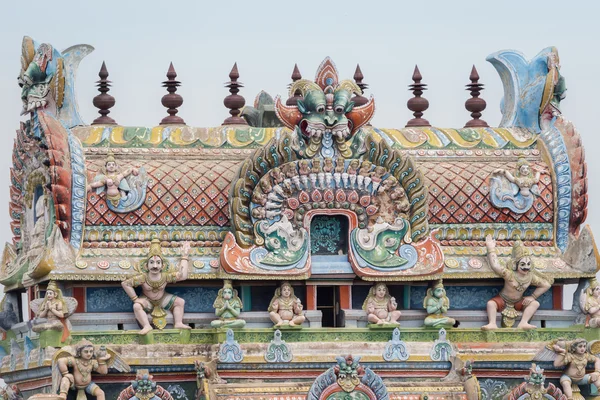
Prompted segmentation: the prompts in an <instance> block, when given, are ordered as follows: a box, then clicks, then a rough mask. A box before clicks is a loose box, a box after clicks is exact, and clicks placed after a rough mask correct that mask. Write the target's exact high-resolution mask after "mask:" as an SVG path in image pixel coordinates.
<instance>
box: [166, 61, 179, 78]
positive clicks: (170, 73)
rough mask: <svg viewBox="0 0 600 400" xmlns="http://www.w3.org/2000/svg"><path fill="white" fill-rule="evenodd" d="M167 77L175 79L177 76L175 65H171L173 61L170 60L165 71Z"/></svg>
mask: <svg viewBox="0 0 600 400" xmlns="http://www.w3.org/2000/svg"><path fill="white" fill-rule="evenodd" d="M167 78H168V79H175V78H177V72H175V67H173V63H172V62H171V64H169V70H168V71H167Z"/></svg>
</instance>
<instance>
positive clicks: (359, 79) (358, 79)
mask: <svg viewBox="0 0 600 400" xmlns="http://www.w3.org/2000/svg"><path fill="white" fill-rule="evenodd" d="M363 79H365V77H364V75H363V73H362V71H361V70H360V64H356V71H354V80H355V81H356V83H357V84H359V83H360V82H362V80H363Z"/></svg>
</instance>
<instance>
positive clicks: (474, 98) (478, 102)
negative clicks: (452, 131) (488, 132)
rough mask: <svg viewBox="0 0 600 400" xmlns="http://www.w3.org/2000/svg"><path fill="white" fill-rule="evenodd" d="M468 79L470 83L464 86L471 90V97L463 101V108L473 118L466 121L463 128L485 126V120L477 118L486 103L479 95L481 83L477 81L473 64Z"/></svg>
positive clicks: (477, 75)
mask: <svg viewBox="0 0 600 400" xmlns="http://www.w3.org/2000/svg"><path fill="white" fill-rule="evenodd" d="M469 79H470V80H471V83H469V84H468V85H466V86H467V90H468V91H470V92H471V98H470V99H468V100H467V101H466V102H465V108H466V109H467V111H469V112H470V113H471V118H473V119H472V120H470V121H469V122H467V123H466V125H465V128H481V127H487V126H488V124H487V122H485V121H484V120H482V119H479V118H481V112H482V111H483V110H485V107H486V104H485V100H484V99H482V98H480V97H479V95H480V92H481V91H482V90H483V85H482V84H481V83H479V74H478V73H477V68H475V66H474V65H473V69H471V75H470V76H469Z"/></svg>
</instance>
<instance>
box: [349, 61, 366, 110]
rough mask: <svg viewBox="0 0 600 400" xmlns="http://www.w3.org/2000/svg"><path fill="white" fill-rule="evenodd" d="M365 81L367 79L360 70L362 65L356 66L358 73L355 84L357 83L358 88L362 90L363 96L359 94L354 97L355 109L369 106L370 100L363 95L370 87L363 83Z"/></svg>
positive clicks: (356, 72)
mask: <svg viewBox="0 0 600 400" xmlns="http://www.w3.org/2000/svg"><path fill="white" fill-rule="evenodd" d="M363 79H365V77H364V75H363V73H362V71H361V70H360V65H359V64H356V71H355V72H354V82H356V84H357V85H358V87H359V88H360V90H361V92H362V93H361V94H357V95H356V96H354V97H353V98H352V99H351V100H352V101H353V102H354V106H355V107H360V106H364V105H365V104H367V103H368V102H369V99H367V98H366V97H365V96H363V93H365V89H367V88H368V87H369V85H367V84H366V83H363V81H362V80H363Z"/></svg>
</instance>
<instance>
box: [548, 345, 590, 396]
mask: <svg viewBox="0 0 600 400" xmlns="http://www.w3.org/2000/svg"><path fill="white" fill-rule="evenodd" d="M599 344H600V343H599V342H598V341H597V340H595V341H592V342H590V343H588V341H587V340H586V339H581V338H579V339H575V340H572V341H564V340H557V341H555V342H553V343H550V344H549V345H548V346H546V347H547V348H549V349H551V350H552V352H554V353H555V356H554V357H555V358H554V357H553V358H554V366H555V367H564V370H563V374H562V376H561V377H560V385H561V386H562V388H563V392H564V394H565V395H566V396H567V399H569V400H573V399H583V398H584V397H583V396H581V395H580V394H579V393H578V392H579V386H582V385H590V391H591V394H592V395H598V387H599V386H600V381H599V379H600V358H598V357H596V356H595V355H594V354H597V353H598V350H599V349H598V345H599ZM542 352H546V350H545V349H544V350H542ZM536 357H537V355H536ZM589 363H592V364H593V365H594V372H592V373H588V372H587V371H586V368H587V365H588V364H589ZM573 389H575V390H573ZM574 392H577V393H576V394H575V395H574Z"/></svg>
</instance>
